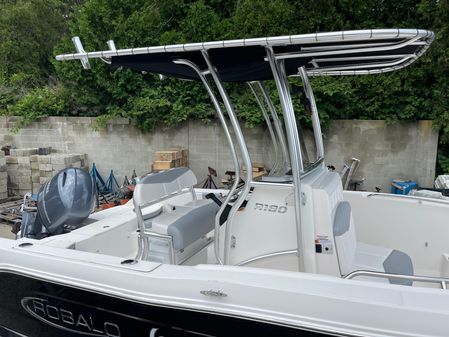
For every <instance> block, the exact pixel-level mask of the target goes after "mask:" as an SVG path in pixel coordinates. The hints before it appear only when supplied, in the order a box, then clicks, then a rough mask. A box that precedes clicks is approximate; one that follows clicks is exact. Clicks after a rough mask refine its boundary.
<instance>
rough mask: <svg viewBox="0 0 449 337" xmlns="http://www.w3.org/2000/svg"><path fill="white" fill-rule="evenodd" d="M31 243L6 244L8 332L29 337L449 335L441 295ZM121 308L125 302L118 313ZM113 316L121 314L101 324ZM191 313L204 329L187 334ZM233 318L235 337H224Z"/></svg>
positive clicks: (4, 318)
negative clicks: (130, 261) (126, 260)
mask: <svg viewBox="0 0 449 337" xmlns="http://www.w3.org/2000/svg"><path fill="white" fill-rule="evenodd" d="M21 241H22V240H19V241H12V240H5V239H2V240H0V271H1V273H2V276H1V277H0V283H3V284H2V285H1V287H2V299H1V301H0V303H1V305H0V312H1V315H0V326H3V327H6V328H7V329H11V330H13V331H16V332H17V333H19V334H23V335H26V336H66V334H65V333H66V332H67V331H69V332H70V333H71V334H72V335H73V336H81V335H92V336H140V335H142V336H170V335H174V336H178V335H183V334H182V333H181V332H182V331H184V332H183V333H185V334H184V335H186V336H187V335H188V333H192V335H209V336H219V335H220V336H221V335H223V336H224V335H228V336H230V335H231V334H232V335H235V336H244V335H246V336H247V335H248V334H249V333H250V334H251V335H257V336H263V335H270V336H274V335H276V334H278V335H283V336H292V335H298V336H307V335H310V336H315V335H316V336H319V335H338V336H340V335H341V336H371V337H373V336H385V337H386V336H389V337H392V336H447V321H448V319H449V293H447V292H445V291H441V290H439V289H432V288H420V287H405V286H397V285H390V284H387V283H372V282H366V281H356V280H344V279H339V278H336V277H330V276H323V275H313V274H305V273H297V272H287V271H275V270H265V269H254V268H244V267H229V266H213V265H212V266H211V265H199V266H195V267H191V266H174V265H163V264H156V263H151V262H145V261H141V262H138V263H137V264H134V265H123V264H121V261H122V259H121V258H118V257H111V256H104V255H103V256H102V255H99V254H92V253H86V252H79V251H75V250H67V249H59V248H52V247H45V246H41V245H29V246H22V247H19V245H20V244H21ZM22 243H23V242H22ZM89 294H90V295H89ZM73 298H76V299H77V301H73ZM33 301H34V302H33ZM114 301H122V302H123V303H124V304H123V305H120V306H119V309H117V308H116V307H110V306H109V305H108V303H115V302H114ZM125 304H126V305H125ZM111 305H112V304H111ZM114 305H117V304H114ZM138 308H140V309H138ZM145 308H147V309H148V308H150V309H148V310H149V312H145ZM155 308H159V309H160V308H164V310H165V314H164V315H162V316H163V317H164V318H163V319H162V318H161V321H159V320H158V319H156V320H155V319H154V317H159V316H158V315H161V313H157V315H156V314H155V316H154V317H153V319H152V317H151V315H152V314H151V312H153V313H154V312H155V310H156V309H155ZM159 309H157V310H156V311H158V310H159ZM123 310H125V311H126V312H123ZM161 310H162V309H161ZM97 311H100V312H97ZM103 311H104V312H108V313H111V315H109V316H108V317H107V318H102V320H103V321H102V322H101V323H99V322H98V321H97V322H96V323H95V317H97V318H98V317H102V314H101V313H102V312H103ZM180 312H181V314H180ZM182 312H185V313H189V314H188V315H192V313H195V315H196V316H195V317H197V318H196V319H198V321H195V322H194V323H195V324H194V325H193V326H192V324H191V323H192V322H189V323H188V324H187V323H186V324H187V325H186V326H179V324H180V322H181V321H182V320H181V321H179V320H180V317H182V316H183V314H182ZM80 315H81V316H82V318H80ZM139 315H144V317H145V319H147V320H148V321H149V322H150V323H148V322H147V323H145V324H146V325H145V328H143V327H142V329H143V330H142V331H143V332H139V333H138V334H137V333H133V330H132V329H131V328H130V327H129V326H128V325H129V324H130V323H129V322H128V323H127V322H125V321H126V320H125V321H123V317H128V318H129V319H136V320H137V321H139V320H140V321H141V320H142V319H143V318H142V317H140V318H139V317H138V316H139ZM171 315H173V317H172V318H173V321H171V318H170V317H171ZM186 315H187V314H186ZM211 315H212V316H211ZM131 316H132V317H131ZM162 316H161V317H162ZM178 316H179V317H178ZM203 316H204V317H203ZM206 316H207V317H208V318H207V319H204V320H199V318H200V317H203V318H206ZM210 317H214V318H215V319H216V320H217V322H215V319H211V318H210ZM223 317H227V320H228V322H227V323H226V326H227V327H228V328H226V329H228V330H223V329H222V330H216V329H217V327H219V326H220V324H222V323H219V322H218V321H220V320H221V319H222V318H223ZM98 319H99V318H98ZM89 320H92V321H89ZM94 323H95V324H97V325H98V324H100V325H101V328H100V327H98V326H97V327H95V326H94V325H95V324H94ZM136 324H137V323H136ZM139 324H140V323H139ZM139 324H137V326H138V325H139ZM142 324H143V323H142ZM223 324H224V323H223ZM253 325H254V326H253ZM172 328H173V329H174V330H173V329H172ZM36 329H37V330H36ZM130 329H131V330H130ZM152 329H153V330H152ZM154 329H160V331H164V334H162V333H161V334H160V335H158V334H157V333H156V331H157V330H156V331H155V330H154ZM248 329H249V330H248ZM254 329H259V330H257V332H256V331H255V330H254ZM273 329H274V330H273ZM94 330H97V331H96V332H95V331H94ZM172 330H173V331H172ZM64 331H65V332H64ZM99 331H100V332H99ZM136 331H137V330H136ZM220 331H221V332H220ZM152 332H153V335H151V333H152ZM16 335H17V334H16Z"/></svg>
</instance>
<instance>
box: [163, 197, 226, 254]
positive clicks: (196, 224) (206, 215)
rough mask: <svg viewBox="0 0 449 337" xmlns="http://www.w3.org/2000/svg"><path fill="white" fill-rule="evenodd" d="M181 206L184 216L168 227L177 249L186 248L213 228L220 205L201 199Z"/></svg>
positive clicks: (168, 232)
mask: <svg viewBox="0 0 449 337" xmlns="http://www.w3.org/2000/svg"><path fill="white" fill-rule="evenodd" d="M178 207H179V206H178ZM180 208H182V210H181V209H180V211H181V212H182V216H180V217H178V218H177V219H175V220H174V221H173V222H171V223H170V224H168V227H167V234H168V235H170V236H171V237H172V238H173V248H174V249H176V250H179V249H184V248H185V247H187V246H188V245H190V244H191V243H193V242H194V241H196V240H198V239H199V238H201V237H202V236H204V235H206V234H207V233H209V232H210V231H211V230H213V229H214V227H215V214H216V213H217V211H218V208H219V207H218V205H217V204H216V203H215V202H213V201H212V200H208V199H201V200H194V201H191V202H189V203H188V204H186V205H184V206H181V207H180ZM175 212H176V210H175ZM160 221H161V220H159V222H160Z"/></svg>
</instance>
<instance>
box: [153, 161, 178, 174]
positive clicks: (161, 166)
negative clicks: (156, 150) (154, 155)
mask: <svg viewBox="0 0 449 337" xmlns="http://www.w3.org/2000/svg"><path fill="white" fill-rule="evenodd" d="M172 167H175V161H174V160H155V161H154V163H153V170H155V171H159V170H168V169H170V168H172Z"/></svg>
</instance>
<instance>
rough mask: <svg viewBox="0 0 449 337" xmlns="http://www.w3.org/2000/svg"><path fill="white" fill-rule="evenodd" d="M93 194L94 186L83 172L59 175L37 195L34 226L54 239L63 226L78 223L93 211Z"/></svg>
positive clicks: (65, 171)
mask: <svg viewBox="0 0 449 337" xmlns="http://www.w3.org/2000/svg"><path fill="white" fill-rule="evenodd" d="M95 192H96V188H95V184H94V182H93V180H92V177H91V176H90V175H89V173H87V172H86V171H84V170H82V169H79V168H67V169H64V170H62V171H60V172H59V173H58V174H57V175H55V176H54V177H53V178H52V179H51V180H50V181H48V182H47V183H46V184H45V185H44V186H43V187H42V188H41V190H40V191H39V194H38V199H37V216H36V222H35V226H36V227H38V226H43V227H45V229H46V231H45V232H47V233H49V234H50V235H55V234H60V233H62V232H63V231H64V225H78V224H80V223H82V222H83V221H84V220H85V219H86V218H87V217H88V216H89V214H90V213H92V211H93V209H94V206H95Z"/></svg>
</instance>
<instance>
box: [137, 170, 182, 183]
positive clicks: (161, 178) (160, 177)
mask: <svg viewBox="0 0 449 337" xmlns="http://www.w3.org/2000/svg"><path fill="white" fill-rule="evenodd" d="M189 171H190V169H189V168H187V167H177V168H173V169H170V170H167V171H162V172H158V173H153V174H149V175H147V176H145V177H144V178H142V179H141V180H140V181H139V183H140V184H164V183H165V184H166V183H171V182H172V181H174V180H176V179H178V178H180V177H181V176H182V175H183V174H185V173H187V172H189Z"/></svg>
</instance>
